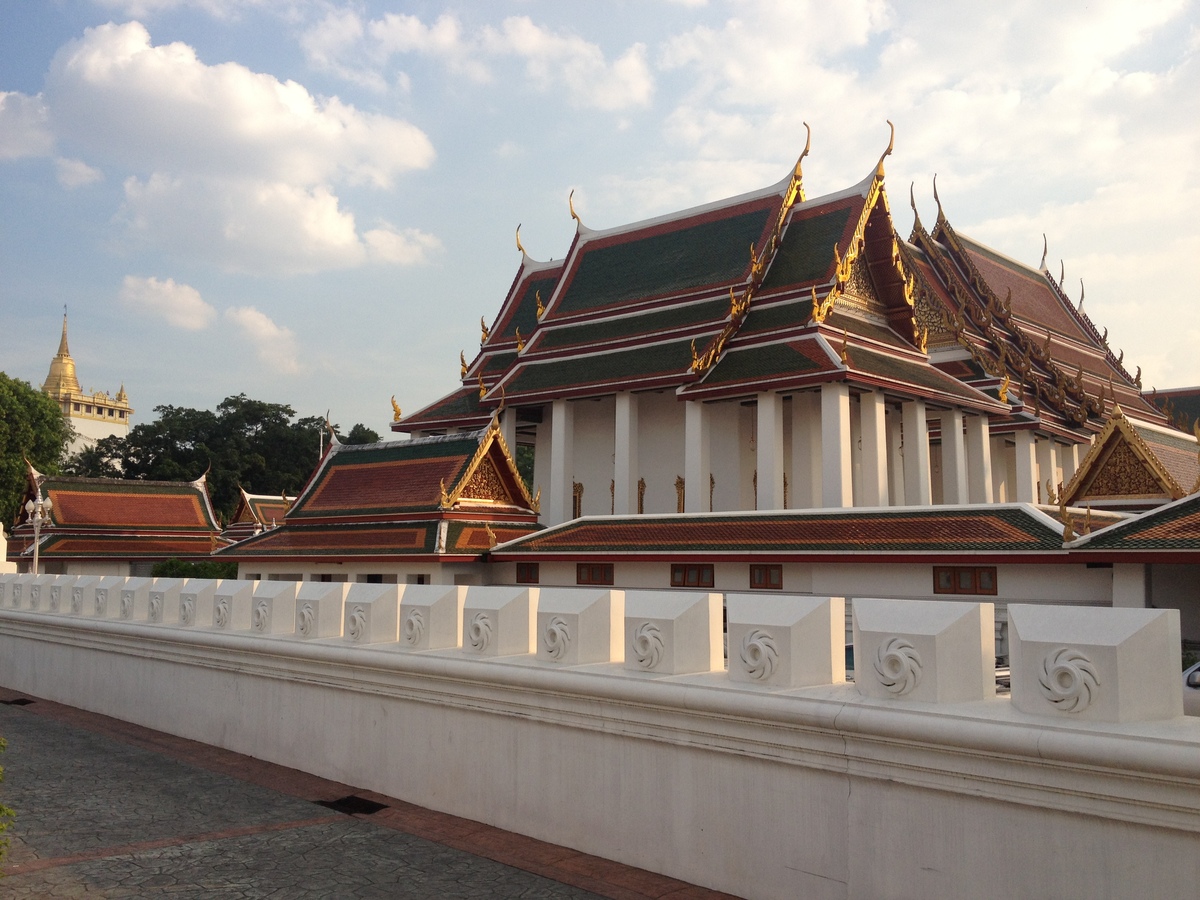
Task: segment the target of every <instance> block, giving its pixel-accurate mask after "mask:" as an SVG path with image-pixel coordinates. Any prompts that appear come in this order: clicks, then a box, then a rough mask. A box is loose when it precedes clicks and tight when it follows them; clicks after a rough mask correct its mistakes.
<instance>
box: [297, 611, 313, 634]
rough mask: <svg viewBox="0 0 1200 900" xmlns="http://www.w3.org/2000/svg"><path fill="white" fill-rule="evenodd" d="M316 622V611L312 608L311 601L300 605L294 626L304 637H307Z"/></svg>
mask: <svg viewBox="0 0 1200 900" xmlns="http://www.w3.org/2000/svg"><path fill="white" fill-rule="evenodd" d="M316 624H317V611H316V610H315V609H313V605H312V604H311V603H305V604H304V605H303V606H302V607H300V615H299V617H298V618H297V620H296V627H297V628H298V629H299V630H300V633H301V634H302V635H304V636H305V637H309V636H310V635H312V633H313V629H314V627H315V626H316Z"/></svg>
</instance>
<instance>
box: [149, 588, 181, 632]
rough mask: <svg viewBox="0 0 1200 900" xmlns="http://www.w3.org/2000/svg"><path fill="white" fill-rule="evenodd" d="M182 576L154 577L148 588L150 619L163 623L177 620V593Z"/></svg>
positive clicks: (168, 623) (171, 622)
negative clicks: (152, 583)
mask: <svg viewBox="0 0 1200 900" xmlns="http://www.w3.org/2000/svg"><path fill="white" fill-rule="evenodd" d="M182 590H183V579H182V578H156V579H154V585H153V586H152V587H151V588H150V621H151V622H158V623H161V624H164V625H170V624H174V623H176V622H178V621H179V594H180V592H181V591H182Z"/></svg>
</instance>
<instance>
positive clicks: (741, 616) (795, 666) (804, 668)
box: [725, 594, 846, 688]
mask: <svg viewBox="0 0 1200 900" xmlns="http://www.w3.org/2000/svg"><path fill="white" fill-rule="evenodd" d="M725 609H726V614H727V617H728V634H729V677H730V679H732V680H733V681H741V682H746V683H749V684H762V685H768V686H771V687H777V688H789V687H804V686H807V685H814V684H837V683H840V682H843V681H845V680H846V654H845V639H844V634H845V619H846V600H845V598H844V597H783V596H771V595H767V594H727V595H726V596H725Z"/></svg>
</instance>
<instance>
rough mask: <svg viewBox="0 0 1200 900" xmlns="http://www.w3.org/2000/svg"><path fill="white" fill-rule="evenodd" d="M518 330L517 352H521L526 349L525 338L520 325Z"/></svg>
mask: <svg viewBox="0 0 1200 900" xmlns="http://www.w3.org/2000/svg"><path fill="white" fill-rule="evenodd" d="M516 332H517V352H518V353H520V352H521V351H522V350H524V349H525V338H523V337H521V329H520V327H518V328H517V329H516Z"/></svg>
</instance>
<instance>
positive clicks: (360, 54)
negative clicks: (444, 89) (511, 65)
mask: <svg viewBox="0 0 1200 900" xmlns="http://www.w3.org/2000/svg"><path fill="white" fill-rule="evenodd" d="M301 45H302V46H303V47H304V49H305V52H306V53H307V55H308V59H309V61H310V62H311V63H312V64H313V65H315V66H317V67H319V68H321V69H324V70H326V71H331V72H334V73H336V74H338V75H340V76H342V77H344V78H347V79H348V80H351V81H353V82H355V83H358V84H368V85H372V86H375V87H378V86H381V85H382V84H383V71H384V69H385V68H386V67H387V65H388V63H389V61H390V60H391V58H392V57H395V56H401V55H405V54H415V55H420V56H424V57H428V58H431V59H436V60H438V61H440V62H441V63H442V64H443V65H445V66H446V68H447V69H448V70H449V71H451V72H452V73H454V74H458V75H462V76H464V77H466V78H468V79H469V80H471V81H474V82H476V83H484V82H487V81H490V80H491V79H492V77H493V75H492V71H491V68H492V66H494V65H495V64H496V62H497V61H499V60H503V59H506V58H516V59H518V60H520V61H522V62H523V63H524V69H525V74H526V77H527V79H528V80H529V82H530V83H531V84H532V85H533V86H534V88H535V89H537V90H539V91H542V92H552V91H553V92H561V93H562V94H563V96H564V97H565V99H567V100H568V101H569V102H571V103H573V104H574V105H576V106H581V107H586V108H594V109H603V110H621V109H628V108H630V107H644V106H647V105H649V103H650V100H651V97H652V96H653V93H654V76H653V73H652V72H651V70H650V66H649V64H648V62H647V52H646V46H645V45H644V44H640V43H635V44H633V45H631V46H630V47H628V48H627V49H626V50H625V51H624V52H623V53H622V54H620V55H619V56H618V57H616V58H615V59H613V60H611V61H610V60H609V59H607V58H606V56H605V54H604V51H603V50H602V49H601V48H600V46H599V45H598V44H595V43H593V42H591V41H587V40H585V39H584V38H582V37H579V36H577V35H574V34H568V33H559V32H555V31H552V30H550V29H547V28H544V27H542V26H540V25H538V24H536V23H534V21H533V20H532V19H530V18H529V17H528V16H512V17H509V18H507V19H505V20H504V21H503V22H502V23H501V24H500V25H499V26H498V27H493V26H485V27H483V28H482V29H480V30H479V31H478V32H476V33H468V32H467V31H466V30H465V29H464V27H463V25H462V23H461V22H460V21H459V20H458V18H457V17H455V16H453V15H450V14H443V15H441V16H439V17H438V18H437V19H436V20H434V21H433V22H432V23H430V24H426V22H424V21H423V20H422V19H420V18H419V17H418V16H413V15H406V14H400V13H388V14H386V15H384V16H383V17H381V18H379V19H374V20H371V21H369V22H366V23H364V22H363V21H362V19H361V17H360V16H359V15H358V13H357V12H355V11H354V10H352V9H341V10H337V11H334V12H330V13H329V14H328V15H327V16H326V17H325V18H324V19H323V20H322V21H321V22H320V23H318V24H317V25H315V26H313V27H312V28H310V29H309V30H308V31H307V32H306V33H305V34H304V35H303V37H302V38H301ZM397 80H398V83H399V84H400V85H401V87H404V86H406V85H407V84H408V76H407V75H406V74H405V73H400V75H399V76H397Z"/></svg>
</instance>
